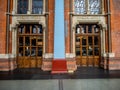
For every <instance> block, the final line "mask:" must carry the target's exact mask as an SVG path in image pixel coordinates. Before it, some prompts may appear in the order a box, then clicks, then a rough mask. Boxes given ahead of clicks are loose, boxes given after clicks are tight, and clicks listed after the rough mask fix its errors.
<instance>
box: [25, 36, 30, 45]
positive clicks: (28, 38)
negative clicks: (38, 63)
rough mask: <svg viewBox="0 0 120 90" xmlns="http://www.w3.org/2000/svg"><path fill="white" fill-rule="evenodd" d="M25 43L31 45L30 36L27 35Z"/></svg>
mask: <svg viewBox="0 0 120 90" xmlns="http://www.w3.org/2000/svg"><path fill="white" fill-rule="evenodd" d="M25 45H26V46H29V45H30V37H25Z"/></svg>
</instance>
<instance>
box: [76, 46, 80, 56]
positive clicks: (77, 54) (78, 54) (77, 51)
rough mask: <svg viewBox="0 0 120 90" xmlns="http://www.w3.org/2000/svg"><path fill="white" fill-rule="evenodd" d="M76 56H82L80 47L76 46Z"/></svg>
mask: <svg viewBox="0 0 120 90" xmlns="http://www.w3.org/2000/svg"><path fill="white" fill-rule="evenodd" d="M76 56H80V47H76Z"/></svg>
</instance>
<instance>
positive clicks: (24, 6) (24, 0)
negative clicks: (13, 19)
mask: <svg viewBox="0 0 120 90" xmlns="http://www.w3.org/2000/svg"><path fill="white" fill-rule="evenodd" d="M17 5H18V6H17V8H18V14H27V10H28V0H18V4H17Z"/></svg>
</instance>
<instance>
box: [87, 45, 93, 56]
mask: <svg viewBox="0 0 120 90" xmlns="http://www.w3.org/2000/svg"><path fill="white" fill-rule="evenodd" d="M88 55H89V56H91V55H93V48H92V46H89V47H88Z"/></svg>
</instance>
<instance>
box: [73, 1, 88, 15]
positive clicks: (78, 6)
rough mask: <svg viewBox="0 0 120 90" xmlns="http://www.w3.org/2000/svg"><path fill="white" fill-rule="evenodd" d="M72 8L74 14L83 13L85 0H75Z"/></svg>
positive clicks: (84, 11)
mask: <svg viewBox="0 0 120 90" xmlns="http://www.w3.org/2000/svg"><path fill="white" fill-rule="evenodd" d="M74 9H75V13H76V14H85V13H86V7H85V0H75V2H74Z"/></svg>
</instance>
